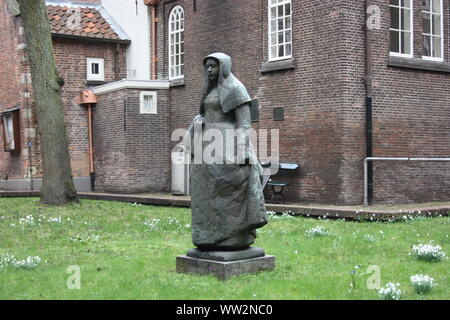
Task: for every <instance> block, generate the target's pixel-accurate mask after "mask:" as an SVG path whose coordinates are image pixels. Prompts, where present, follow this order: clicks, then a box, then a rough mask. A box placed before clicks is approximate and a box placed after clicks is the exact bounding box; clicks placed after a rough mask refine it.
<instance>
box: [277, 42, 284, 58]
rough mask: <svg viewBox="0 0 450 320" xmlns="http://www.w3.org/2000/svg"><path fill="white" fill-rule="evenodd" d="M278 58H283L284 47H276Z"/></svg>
mask: <svg viewBox="0 0 450 320" xmlns="http://www.w3.org/2000/svg"><path fill="white" fill-rule="evenodd" d="M278 57H284V46H283V45H281V46H278Z"/></svg>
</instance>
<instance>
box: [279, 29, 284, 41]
mask: <svg viewBox="0 0 450 320" xmlns="http://www.w3.org/2000/svg"><path fill="white" fill-rule="evenodd" d="M278 43H284V32H278Z"/></svg>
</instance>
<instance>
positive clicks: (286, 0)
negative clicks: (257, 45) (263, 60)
mask: <svg viewBox="0 0 450 320" xmlns="http://www.w3.org/2000/svg"><path fill="white" fill-rule="evenodd" d="M286 4H290V8H291V10H290V13H289V15H283V17H282V19H283V27H284V28H283V30H282V31H283V40H284V42H283V45H284V55H283V56H278V46H279V45H280V44H279V43H278V32H279V31H278V23H276V26H277V27H276V30H272V20H278V19H280V17H279V16H278V13H277V16H276V17H272V8H274V7H275V8H276V7H278V6H280V5H283V6H284V5H286ZM267 8H268V10H267V11H268V20H267V21H268V27H267V33H268V44H269V45H268V51H269V52H268V57H269V61H278V60H285V59H290V58H292V52H293V46H292V37H293V34H292V1H291V0H268V5H267ZM277 12H278V10H277ZM283 14H285V8H284V9H283ZM286 18H290V20H291V26H290V28H285V27H286V26H285V23H286ZM286 31H290V32H291V40H290V41H286ZM272 33H276V39H277V41H276V43H275V44H273V43H272ZM287 44H290V45H291V54H289V55H287V54H286V45H287ZM273 46H277V56H276V57H272V50H271V49H272V47H273Z"/></svg>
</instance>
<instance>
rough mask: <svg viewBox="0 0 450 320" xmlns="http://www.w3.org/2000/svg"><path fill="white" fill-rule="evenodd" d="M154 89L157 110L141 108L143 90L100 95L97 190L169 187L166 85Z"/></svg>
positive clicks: (135, 190)
mask: <svg viewBox="0 0 450 320" xmlns="http://www.w3.org/2000/svg"><path fill="white" fill-rule="evenodd" d="M150 91H155V90H150ZM156 92H157V109H158V110H157V112H158V113H157V114H140V109H139V95H140V90H134V89H122V90H119V91H115V92H112V93H108V94H105V95H101V96H100V97H99V98H100V100H99V103H98V104H97V106H96V108H95V112H94V146H95V168H96V191H106V192H117V193H138V192H155V191H158V192H160V191H169V190H170V168H171V162H170V149H169V145H168V141H170V133H169V126H168V107H169V104H168V98H167V90H156Z"/></svg>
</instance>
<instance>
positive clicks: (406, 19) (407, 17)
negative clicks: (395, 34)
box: [401, 9, 411, 31]
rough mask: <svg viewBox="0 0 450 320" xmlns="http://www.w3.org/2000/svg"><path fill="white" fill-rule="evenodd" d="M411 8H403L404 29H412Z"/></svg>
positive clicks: (402, 20)
mask: <svg viewBox="0 0 450 320" xmlns="http://www.w3.org/2000/svg"><path fill="white" fill-rule="evenodd" d="M410 12H411V10H410V9H402V17H401V22H402V24H401V25H402V30H406V31H410V30H411V16H410Z"/></svg>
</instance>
